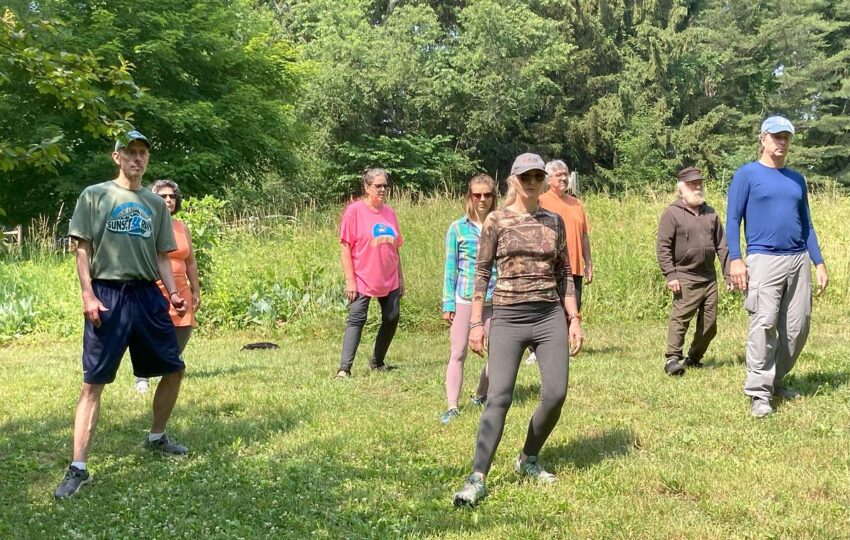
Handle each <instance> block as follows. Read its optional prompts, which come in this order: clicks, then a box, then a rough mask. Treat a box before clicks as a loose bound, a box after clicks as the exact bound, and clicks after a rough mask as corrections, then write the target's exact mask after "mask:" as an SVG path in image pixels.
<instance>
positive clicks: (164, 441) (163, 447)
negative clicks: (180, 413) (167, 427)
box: [145, 433, 189, 456]
mask: <svg viewBox="0 0 850 540" xmlns="http://www.w3.org/2000/svg"><path fill="white" fill-rule="evenodd" d="M145 448H147V449H148V450H153V451H154V452H159V453H160V454H163V455H165V456H185V455H188V454H189V449H188V448H186V447H185V446H183V445H182V444H177V443H176V442H174V441H172V440H171V439H169V438H168V435H166V434H164V433H163V435H162V437H160V438H159V439H157V440H155V441H151V440H149V439H148V438H147V436H145Z"/></svg>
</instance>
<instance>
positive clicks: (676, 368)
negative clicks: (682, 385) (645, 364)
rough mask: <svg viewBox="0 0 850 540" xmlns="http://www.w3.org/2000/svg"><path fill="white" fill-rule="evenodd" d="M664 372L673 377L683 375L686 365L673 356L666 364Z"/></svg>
mask: <svg viewBox="0 0 850 540" xmlns="http://www.w3.org/2000/svg"><path fill="white" fill-rule="evenodd" d="M664 373H666V374H667V375H670V376H671V377H681V376H682V375H684V374H685V366H683V365H682V363H681V362H679V361H678V360H676V359H675V358H671V359H670V360H667V363H666V364H664Z"/></svg>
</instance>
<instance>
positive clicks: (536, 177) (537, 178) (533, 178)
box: [519, 172, 546, 182]
mask: <svg viewBox="0 0 850 540" xmlns="http://www.w3.org/2000/svg"><path fill="white" fill-rule="evenodd" d="M519 179H520V180H521V181H523V182H542V181H543V180H546V175H545V174H543V173H540V172H538V173H533V174H527V173H523V174H521V175H519Z"/></svg>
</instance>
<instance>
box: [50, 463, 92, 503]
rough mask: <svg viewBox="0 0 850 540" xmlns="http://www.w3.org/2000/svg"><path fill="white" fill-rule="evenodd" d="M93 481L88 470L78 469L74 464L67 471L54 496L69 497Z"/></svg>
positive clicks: (58, 497)
mask: <svg viewBox="0 0 850 540" xmlns="http://www.w3.org/2000/svg"><path fill="white" fill-rule="evenodd" d="M89 482H91V475H90V474H89V472H88V471H87V470H83V469H78V468H76V467H74V466H73V465H72V466H70V467H68V470H67V471H65V477H64V478H62V481H61V482H59V486H58V487H57V488H56V491H54V492H53V496H54V497H56V498H57V499H67V498H68V497H71V496H73V495H76V493H77V492H78V491H80V488H81V487H83V486H84V485H86V484H88V483H89Z"/></svg>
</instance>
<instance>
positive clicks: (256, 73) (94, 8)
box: [0, 0, 301, 218]
mask: <svg viewBox="0 0 850 540" xmlns="http://www.w3.org/2000/svg"><path fill="white" fill-rule="evenodd" d="M18 12H20V13H26V14H27V16H28V17H29V18H31V19H36V18H43V19H55V20H62V21H64V25H63V27H61V28H60V29H59V31H57V32H54V33H46V34H43V35H40V36H39V46H40V48H41V49H42V50H45V51H60V52H56V53H55V54H57V55H60V54H62V53H61V51H68V50H76V51H90V52H87V53H86V54H87V55H90V57H91V58H98V59H103V62H105V64H106V65H118V66H125V67H127V66H128V65H129V64H127V63H131V64H132V65H133V66H134V69H133V79H134V80H135V83H136V84H137V85H138V86H139V87H141V88H142V90H143V92H142V93H141V94H140V93H137V92H134V93H132V94H130V93H124V94H116V93H113V94H114V95H112V96H110V97H111V98H112V102H113V103H114V104H115V106H116V107H117V110H122V111H128V112H129V113H132V122H133V124H134V125H135V126H136V127H137V128H138V129H139V130H140V131H142V132H143V133H145V134H146V135H147V136H148V137H149V138H150V139H151V141H152V142H153V149H152V157H151V162H150V166H149V169H148V174H147V177H148V178H151V179H153V178H162V177H168V178H173V179H174V180H175V181H177V182H179V183H180V185H181V188H182V189H183V191H184V192H185V193H187V194H190V195H203V194H207V193H222V192H224V191H225V190H226V188H228V187H232V186H234V185H237V184H251V183H257V182H259V181H260V178H261V177H262V176H263V175H264V174H267V173H275V174H278V175H288V174H290V173H291V172H292V171H293V170H294V169H295V166H296V161H297V157H296V155H295V146H296V144H297V142H298V140H299V132H300V131H301V129H299V128H298V126H297V124H296V122H295V117H294V105H293V103H294V101H295V99H296V96H297V90H298V79H299V66H298V63H297V61H296V52H295V51H294V49H293V48H292V46H291V45H290V44H289V43H288V41H287V40H286V38H285V36H284V35H283V33H282V32H281V27H280V25H279V23H278V22H277V21H276V20H275V18H274V16H273V13H272V12H271V11H270V10H269V9H267V8H265V7H262V6H259V5H257V4H256V3H255V2H252V1H249V0H232V1H228V2H209V1H201V0H175V1H173V2H166V3H163V2H160V1H155V0H138V1H135V2H132V3H127V2H118V1H114V0H104V1H102V2H95V3H90V2H76V1H73V0H45V1H43V2H37V3H35V2H33V3H30V2H20V5H19V6H18ZM51 54H54V53H51ZM23 82H25V81H21V83H20V84H18V86H19V87H20V86H22V84H23ZM76 94H77V95H78V94H79V92H77V93H76ZM0 102H2V103H5V101H0ZM26 110H27V112H31V113H32V114H38V112H37V111H38V108H36V107H26ZM32 125H33V129H45V128H46V126H50V125H55V126H58V128H59V129H61V130H62V131H63V132H64V133H68V134H74V139H73V143H72V144H71V145H70V146H69V149H68V156H67V157H68V158H69V159H68V160H67V161H66V160H63V161H65V162H64V163H63V164H62V166H60V167H57V169H58V174H55V173H54V174H49V173H45V172H43V171H41V170H38V169H34V168H19V169H17V170H15V171H12V172H11V173H9V174H4V175H3V176H2V177H0V186H4V187H8V186H15V188H16V189H15V196H16V197H18V196H19V195H20V194H21V192H23V193H24V194H25V197H24V199H25V200H26V201H28V202H30V203H31V204H20V203H16V204H15V205H14V210H15V212H14V214H15V215H16V216H18V217H21V218H23V217H26V216H27V215H31V214H33V213H35V212H36V211H39V210H41V211H43V210H44V204H45V201H49V202H51V203H52V206H53V207H54V208H55V207H58V205H59V204H60V203H61V202H62V201H65V202H66V203H67V202H68V201H72V200H73V198H74V197H76V195H77V194H78V193H79V191H80V190H81V189H82V187H84V186H85V185H88V184H91V183H94V182H98V181H103V180H104V179H106V178H109V177H112V176H113V175H114V167H113V165H112V163H111V160H110V159H109V152H110V149H111V148H110V146H111V145H110V144H109V143H105V142H104V141H103V140H93V139H91V138H84V137H82V134H83V133H84V132H85V130H86V124H85V119H81V118H80V117H79V115H69V114H67V113H66V112H65V111H62V110H57V111H55V112H53V114H52V116H51V117H50V118H44V117H40V118H38V119H37V121H35V122H33V123H32ZM69 137H70V135H69ZM0 192H2V194H0V206H2V205H4V203H5V206H6V207H7V209H8V210H10V211H11V210H12V208H11V207H12V204H11V203H12V201H8V202H7V201H6V200H4V197H8V196H9V194H10V190H9V189H4V190H0Z"/></svg>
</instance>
